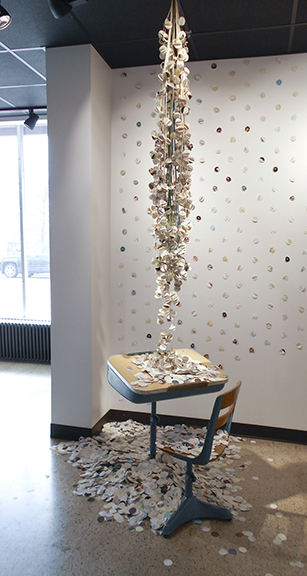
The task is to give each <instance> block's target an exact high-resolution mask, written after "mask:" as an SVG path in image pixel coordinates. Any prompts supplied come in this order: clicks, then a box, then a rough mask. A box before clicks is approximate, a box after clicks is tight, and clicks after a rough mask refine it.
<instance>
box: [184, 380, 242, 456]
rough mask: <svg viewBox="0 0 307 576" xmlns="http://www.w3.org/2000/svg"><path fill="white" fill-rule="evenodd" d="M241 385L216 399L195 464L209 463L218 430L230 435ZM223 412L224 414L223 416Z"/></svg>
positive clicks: (238, 383) (238, 384)
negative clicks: (221, 429)
mask: <svg viewBox="0 0 307 576" xmlns="http://www.w3.org/2000/svg"><path fill="white" fill-rule="evenodd" d="M241 384H242V382H241V381H240V380H239V382H237V384H236V385H235V386H234V388H232V389H231V390H229V391H228V392H225V393H224V394H220V395H219V396H218V397H217V398H216V400H215V403H214V406H213V410H212V414H211V418H210V421H209V424H208V428H207V434H206V439H205V442H204V445H203V448H202V451H201V452H200V454H199V455H198V456H197V457H196V458H194V459H193V464H202V465H205V464H207V463H208V462H209V460H210V455H211V450H212V444H213V438H214V434H215V432H216V430H218V429H220V428H223V429H224V430H226V431H227V432H228V434H230V429H231V424H232V419H233V413H234V410H235V407H236V402H237V399H238V395H239V391H240V388H241ZM221 412H223V413H222V414H221ZM222 452H223V450H221V451H220V453H222ZM219 455H220V454H219Z"/></svg>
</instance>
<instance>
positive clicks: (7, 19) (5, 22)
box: [0, 0, 12, 30]
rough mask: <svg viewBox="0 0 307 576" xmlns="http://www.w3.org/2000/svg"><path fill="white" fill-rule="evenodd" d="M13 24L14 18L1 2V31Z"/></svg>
mask: <svg viewBox="0 0 307 576" xmlns="http://www.w3.org/2000/svg"><path fill="white" fill-rule="evenodd" d="M11 22H12V18H11V16H10V15H9V13H8V12H7V10H6V9H5V8H3V6H2V5H1V0H0V30H4V28H7V27H8V26H9V25H10V23H11Z"/></svg>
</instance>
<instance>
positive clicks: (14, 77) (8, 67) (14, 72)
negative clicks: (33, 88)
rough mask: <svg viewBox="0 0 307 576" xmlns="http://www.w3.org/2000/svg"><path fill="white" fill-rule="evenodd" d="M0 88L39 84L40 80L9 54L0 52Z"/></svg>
mask: <svg viewBox="0 0 307 576" xmlns="http://www.w3.org/2000/svg"><path fill="white" fill-rule="evenodd" d="M0 69H1V86H16V85H17V84H18V85H19V84H41V82H42V78H41V77H40V76H39V75H38V74H35V72H33V70H31V69H30V68H28V67H27V66H25V65H24V64H23V63H22V62H20V60H18V59H17V58H15V57H14V56H13V54H11V53H10V52H0Z"/></svg>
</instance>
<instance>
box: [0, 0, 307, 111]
mask: <svg viewBox="0 0 307 576" xmlns="http://www.w3.org/2000/svg"><path fill="white" fill-rule="evenodd" d="M2 5H3V6H4V7H5V8H6V10H7V11H8V12H9V14H10V15H11V17H12V23H11V25H10V26H9V27H8V28H6V29H4V30H2V31H0V116H2V117H3V116H4V115H5V114H4V110H5V109H14V107H17V108H30V107H33V108H38V107H44V106H46V78H45V76H46V71H45V48H46V47H51V46H68V45H76V44H88V43H91V44H93V45H94V47H95V48H96V49H97V51H98V52H99V54H101V56H102V57H103V58H104V60H105V61H106V62H107V63H108V64H109V66H110V67H111V68H122V67H129V66H144V65H153V64H158V63H159V44H158V39H157V34H158V31H159V29H160V28H161V27H162V25H163V21H164V18H165V17H166V15H167V12H168V10H169V7H170V0H147V2H144V0H130V1H129V0H88V2H87V3H86V4H84V5H81V6H76V7H75V8H74V9H73V11H72V12H70V13H69V14H68V15H67V16H65V17H63V18H61V19H58V20H57V19H55V18H54V17H53V16H52V14H51V12H50V9H49V5H48V1H47V0H31V1H29V0H2ZM180 7H181V12H182V13H183V14H184V16H185V18H186V22H187V26H186V29H188V30H191V31H192V34H191V36H190V40H189V48H190V60H191V61H195V60H212V59H225V58H245V57H246V58H247V57H253V56H270V55H274V54H289V53H297V52H307V2H306V0H181V2H180ZM1 110H2V112H1Z"/></svg>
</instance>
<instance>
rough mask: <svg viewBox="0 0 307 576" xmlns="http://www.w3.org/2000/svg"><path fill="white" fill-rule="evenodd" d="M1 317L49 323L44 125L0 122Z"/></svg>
mask: <svg viewBox="0 0 307 576" xmlns="http://www.w3.org/2000/svg"><path fill="white" fill-rule="evenodd" d="M0 162H1V175H0V317H1V318H25V319H31V320H50V263H49V193H48V136H47V122H46V121H44V120H39V121H38V123H37V125H36V127H35V130H34V131H33V132H30V131H29V130H28V128H26V127H25V126H24V125H23V123H22V122H3V123H0Z"/></svg>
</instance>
